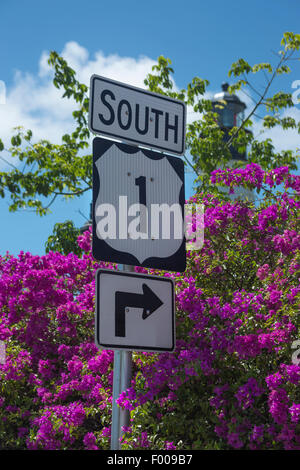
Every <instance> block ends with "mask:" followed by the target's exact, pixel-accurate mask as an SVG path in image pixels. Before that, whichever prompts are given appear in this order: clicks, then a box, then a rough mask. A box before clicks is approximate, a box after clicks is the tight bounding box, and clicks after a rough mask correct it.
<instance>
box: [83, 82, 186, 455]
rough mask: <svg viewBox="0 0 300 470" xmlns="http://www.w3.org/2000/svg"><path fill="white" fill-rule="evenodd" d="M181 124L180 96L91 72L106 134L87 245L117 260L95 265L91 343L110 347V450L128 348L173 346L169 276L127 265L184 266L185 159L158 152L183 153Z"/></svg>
mask: <svg viewBox="0 0 300 470" xmlns="http://www.w3.org/2000/svg"><path fill="white" fill-rule="evenodd" d="M185 126H186V106H185V104H184V103H183V102H182V101H179V100H176V99H173V98H170V97H167V96H164V95H160V94H157V93H151V92H149V91H147V90H144V89H140V88H136V87H133V86H130V85H127V84H125V83H120V82H117V81H114V80H110V79H108V78H105V77H101V76H99V75H93V76H92V77H91V81H90V109H89V128H90V130H91V132H93V133H95V134H100V136H103V137H105V139H103V138H99V137H96V138H95V139H94V141H93V216H92V220H93V247H92V252H93V256H94V258H95V259H96V260H98V261H110V262H113V263H117V264H118V265H119V269H118V271H113V270H104V269H99V270H98V271H97V274H96V322H95V323H96V327H95V343H96V345H97V346H98V347H99V348H100V349H102V348H107V349H113V350H114V374H113V400H112V427H111V450H120V448H121V443H120V439H121V437H122V434H123V432H122V428H123V426H128V425H129V422H130V420H129V418H130V413H129V411H128V410H124V409H122V408H120V407H119V406H118V405H117V403H116V400H117V399H118V397H119V396H120V394H121V392H122V391H125V390H126V389H127V388H129V387H130V383H131V369H132V351H133V350H141V351H155V352H163V351H169V352H171V351H173V350H174V349H175V288H174V282H173V280H172V279H171V278H169V277H161V276H152V275H144V274H137V273H135V272H134V266H143V267H149V268H157V269H163V270H170V271H176V272H183V271H185V267H186V248H185V237H184V204H185V194H184V164H183V161H182V160H181V159H180V158H178V157H174V156H171V155H167V154H163V153H159V152H167V153H171V154H175V155H182V154H183V153H184V149H185ZM107 139H117V140H120V141H121V142H118V143H117V142H114V141H112V140H107ZM137 145H141V146H143V147H146V148H141V147H137ZM134 146H135V147H134ZM150 149H151V150H150ZM152 149H155V150H156V151H153V150H152ZM152 211H153V212H152ZM128 219H129V220H128Z"/></svg>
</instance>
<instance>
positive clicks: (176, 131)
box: [89, 75, 186, 155]
mask: <svg viewBox="0 0 300 470" xmlns="http://www.w3.org/2000/svg"><path fill="white" fill-rule="evenodd" d="M185 121H186V106H185V104H184V103H183V102H182V101H179V100H175V99H173V98H169V97H168V96H164V95H160V94H158V93H151V92H150V91H147V90H143V89H142V88H136V87H133V86H130V85H127V84H125V83H120V82H116V81H114V80H110V79H108V78H105V77H101V76H99V75H93V76H92V77H91V81H90V109H89V128H90V130H91V131H92V132H94V133H96V134H100V135H103V136H108V137H113V138H116V139H120V140H122V141H125V142H128V143H134V144H140V145H143V146H145V147H150V148H154V149H155V148H157V149H160V150H163V151H166V152H170V153H175V154H178V155H181V154H183V153H184V149H185Z"/></svg>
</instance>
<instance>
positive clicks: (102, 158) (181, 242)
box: [92, 137, 186, 272]
mask: <svg viewBox="0 0 300 470" xmlns="http://www.w3.org/2000/svg"><path fill="white" fill-rule="evenodd" d="M93 162H94V164H93V217H92V218H93V244H92V252H93V256H94V258H95V259H97V260H99V261H111V262H115V263H121V264H127V265H135V266H144V267H151V268H158V269H164V270H170V271H179V272H182V271H184V270H185V265H186V250H185V237H184V203H185V196H184V164H183V161H182V160H181V159H180V158H178V157H173V156H170V155H164V154H161V153H158V152H153V151H151V150H146V149H140V148H138V147H133V146H129V145H127V144H118V143H116V142H113V141H109V140H105V139H100V138H99V137H97V138H95V139H94V142H93Z"/></svg>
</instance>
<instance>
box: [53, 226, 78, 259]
mask: <svg viewBox="0 0 300 470" xmlns="http://www.w3.org/2000/svg"><path fill="white" fill-rule="evenodd" d="M79 235H80V230H79V229H77V228H76V227H75V226H74V223H73V222H72V221H71V220H66V221H65V222H62V223H57V224H55V225H54V229H53V233H52V235H50V237H49V238H48V240H47V242H46V245H45V248H46V253H49V251H54V252H56V251H58V252H60V253H62V254H64V255H67V254H69V253H74V254H76V255H77V256H80V255H81V254H82V250H81V249H80V247H79V246H78V245H77V243H76V240H77V238H78V236H79Z"/></svg>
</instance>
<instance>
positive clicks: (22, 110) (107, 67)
mask: <svg viewBox="0 0 300 470" xmlns="http://www.w3.org/2000/svg"><path fill="white" fill-rule="evenodd" d="M61 55H62V56H63V57H64V58H65V59H66V60H67V62H68V64H69V65H70V66H71V67H72V68H74V70H76V73H77V78H78V79H79V81H81V82H83V83H85V84H86V85H88V86H89V81H90V77H91V75H93V74H94V73H96V74H98V75H103V76H105V77H108V78H111V79H114V80H119V81H122V82H125V83H129V84H131V85H134V86H138V87H143V88H144V87H145V85H144V79H145V77H146V75H147V74H148V73H149V72H151V68H152V66H153V65H154V64H155V61H154V60H152V59H150V58H149V57H145V56H141V57H139V58H137V59H135V58H132V57H120V56H118V55H117V54H115V55H108V56H105V55H104V53H103V52H102V51H98V52H97V53H96V54H95V56H94V57H93V58H89V53H88V51H87V50H86V49H85V48H84V47H82V46H80V45H79V44H78V43H77V42H75V41H72V42H68V43H66V45H65V47H64V49H63V51H62V52H61ZM48 56H49V53H48V52H43V53H42V54H41V57H40V60H39V72H38V74H37V75H33V74H30V73H27V72H24V71H18V72H16V74H15V77H14V83H13V85H12V86H11V87H8V88H7V90H6V103H5V104H3V105H1V106H0V138H1V139H2V140H3V142H4V144H5V146H6V147H9V145H10V138H11V136H12V129H13V128H14V127H16V126H20V125H21V126H23V127H24V128H25V129H31V130H32V131H33V136H34V140H39V139H48V140H50V141H52V142H55V143H59V142H60V140H61V136H62V135H63V134H65V133H66V132H70V131H71V130H72V129H73V126H74V120H73V117H72V111H73V110H74V109H76V108H75V106H76V105H75V104H74V102H73V100H72V99H66V98H65V99H61V96H62V94H63V92H62V90H58V89H57V88H55V87H54V85H53V83H52V78H53V70H52V68H51V67H50V66H49V65H48V63H47V60H48ZM6 158H7V156H6ZM1 165H2V166H3V162H1V161H0V166H1Z"/></svg>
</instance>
